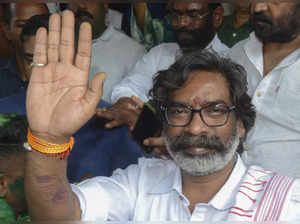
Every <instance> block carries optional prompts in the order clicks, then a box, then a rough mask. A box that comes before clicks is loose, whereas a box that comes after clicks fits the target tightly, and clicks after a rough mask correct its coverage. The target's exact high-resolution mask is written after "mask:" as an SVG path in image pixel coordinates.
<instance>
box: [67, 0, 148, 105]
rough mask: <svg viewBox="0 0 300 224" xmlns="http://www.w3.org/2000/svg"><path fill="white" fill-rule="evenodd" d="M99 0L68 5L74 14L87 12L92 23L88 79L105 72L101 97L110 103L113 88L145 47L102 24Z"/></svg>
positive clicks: (104, 11)
mask: <svg viewBox="0 0 300 224" xmlns="http://www.w3.org/2000/svg"><path fill="white" fill-rule="evenodd" d="M106 6H107V5H106V4H104V3H103V2H102V1H80V2H76V1H72V2H71V3H70V8H71V9H72V10H73V11H74V12H76V14H79V15H80V14H81V12H82V14H89V16H86V17H88V19H89V20H90V22H91V23H92V26H93V50H92V64H91V68H90V75H89V80H92V79H93V77H94V76H95V75H96V74H97V73H99V72H106V73H107V79H106V80H105V82H104V87H103V100H105V101H107V102H109V103H111V100H110V96H111V92H112V89H113V87H114V86H115V85H117V84H118V83H119V82H120V81H121V80H122V79H123V78H125V77H126V76H127V75H128V73H129V71H131V69H132V68H133V66H134V65H135V64H136V62H137V61H138V60H139V59H140V58H141V57H142V56H143V55H144V54H145V49H144V47H143V46H142V45H141V44H139V43H138V42H137V41H135V40H133V39H132V38H130V37H128V36H127V35H126V34H125V33H123V32H120V31H118V30H117V29H116V28H114V26H113V25H109V26H108V27H107V26H106V25H105V15H106V13H107V10H108V8H107V7H106Z"/></svg>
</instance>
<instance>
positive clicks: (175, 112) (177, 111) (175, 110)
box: [169, 107, 189, 115]
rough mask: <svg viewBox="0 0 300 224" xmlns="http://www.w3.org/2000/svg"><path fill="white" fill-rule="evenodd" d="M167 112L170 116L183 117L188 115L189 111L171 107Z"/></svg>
mask: <svg viewBox="0 0 300 224" xmlns="http://www.w3.org/2000/svg"><path fill="white" fill-rule="evenodd" d="M169 112H170V114H172V115H185V114H188V113H189V110H188V109H186V108H183V107H172V108H170V110H169Z"/></svg>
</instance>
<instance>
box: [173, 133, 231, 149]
mask: <svg viewBox="0 0 300 224" xmlns="http://www.w3.org/2000/svg"><path fill="white" fill-rule="evenodd" d="M171 141H172V146H173V147H172V148H173V149H174V152H179V151H185V150H188V149H189V148H206V149H212V150H216V151H219V152H222V151H225V150H226V147H225V145H224V144H223V143H222V141H221V139H220V138H219V137H217V136H211V137H209V136H207V135H200V136H193V135H189V134H188V135H187V134H185V135H182V136H177V137H175V138H173V139H172V140H171Z"/></svg>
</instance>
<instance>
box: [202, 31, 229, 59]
mask: <svg viewBox="0 0 300 224" xmlns="http://www.w3.org/2000/svg"><path fill="white" fill-rule="evenodd" d="M205 49H207V50H210V49H212V50H213V51H215V52H217V53H218V54H219V55H221V56H226V55H227V54H228V52H229V48H228V47H227V46H226V45H225V44H223V43H222V42H221V40H220V39H219V37H218V35H217V34H216V35H215V37H214V39H213V40H212V41H211V42H210V43H209V44H208V45H207V46H206V48H205Z"/></svg>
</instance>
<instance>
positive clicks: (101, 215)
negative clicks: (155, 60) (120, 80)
mask: <svg viewBox="0 0 300 224" xmlns="http://www.w3.org/2000/svg"><path fill="white" fill-rule="evenodd" d="M49 24H50V28H49V34H48V38H47V33H46V30H44V29H40V30H39V31H38V33H37V36H36V39H37V44H36V45H35V53H34V63H36V64H35V66H34V68H33V73H32V76H31V79H30V84H29V87H28V94H27V117H28V121H29V127H30V129H29V132H28V143H29V146H31V147H32V148H31V147H28V150H31V152H28V153H27V155H26V169H25V172H26V173H25V189H26V194H27V195H26V196H27V199H28V201H29V202H30V203H28V206H29V211H30V214H31V215H32V219H33V221H35V220H36V221H37V220H47V221H49V220H78V219H82V220H91V221H101V220H109V221H131V220H133V221H190V220H192V221H225V220H235V221H238V220H240V221H258V222H259V221H291V220H294V221H297V220H298V221H299V219H300V200H299V199H300V198H299V195H300V194H299V180H294V179H292V178H287V177H283V176H279V175H277V174H273V173H271V172H268V171H264V170H263V169H262V168H260V167H251V168H250V169H249V170H247V169H246V168H245V166H244V165H243V163H242V161H241V160H240V158H239V156H238V155H237V153H236V152H237V150H238V148H239V146H240V143H241V139H243V138H244V137H245V135H246V132H247V131H248V130H249V129H251V127H252V126H253V124H254V119H255V112H254V110H253V107H252V104H251V102H250V101H251V99H250V97H249V96H248V95H247V82H246V74H245V70H244V69H243V68H242V67H241V66H239V65H237V64H235V63H233V62H231V61H230V60H228V59H224V58H219V57H218V56H216V55H214V54H212V53H209V52H201V51H198V52H194V53H193V54H190V55H186V56H184V57H182V58H181V59H180V60H179V61H178V62H177V63H175V64H174V65H172V66H171V67H170V68H169V69H168V70H165V71H162V72H160V73H159V75H158V76H157V78H156V80H155V82H154V87H153V89H152V96H153V99H154V100H156V104H155V105H156V110H157V111H160V112H161V113H162V114H164V129H163V133H164V136H165V139H166V143H167V149H168V151H169V153H170V155H171V156H172V158H173V160H168V161H167V160H161V159H144V160H143V161H141V163H140V164H139V165H132V166H130V167H128V169H126V170H124V171H121V170H119V171H117V172H116V173H115V174H114V175H113V177H111V178H107V177H97V178H93V179H90V180H87V181H86V182H83V183H82V184H80V185H77V186H76V185H73V186H72V187H71V186H70V185H69V183H68V182H67V178H66V165H67V160H66V159H65V156H66V155H67V153H68V152H70V150H71V148H70V147H71V146H72V142H73V141H72V138H71V136H72V134H73V133H74V132H75V131H76V130H78V129H80V128H81V126H82V125H84V123H85V122H87V121H88V120H89V119H90V118H91V117H92V116H93V114H94V113H95V109H96V106H97V104H98V101H99V99H100V98H101V91H102V83H103V80H104V78H105V75H103V74H102V75H101V74H100V75H97V76H95V78H94V79H93V80H92V83H91V88H88V71H89V64H90V54H91V53H90V51H91V27H90V25H89V24H88V23H83V24H82V26H81V32H80V38H79V47H78V53H77V55H74V32H72V29H70V27H73V26H74V17H73V14H72V12H70V11H65V12H64V13H63V18H62V23H61V24H63V26H62V28H61V29H60V17H59V15H53V16H52V17H51V19H50V22H49ZM59 37H61V40H60V38H59ZM47 40H48V41H49V42H50V43H51V45H49V44H47V42H48V41H47ZM53 46H57V48H53ZM74 57H75V61H74ZM53 89H55V91H53ZM65 143H66V144H65ZM53 144H54V145H53ZM50 149H51V150H50ZM270 201H271V202H272V203H270ZM274 204H276V205H278V206H274ZM278 208H279V209H278Z"/></svg>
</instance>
